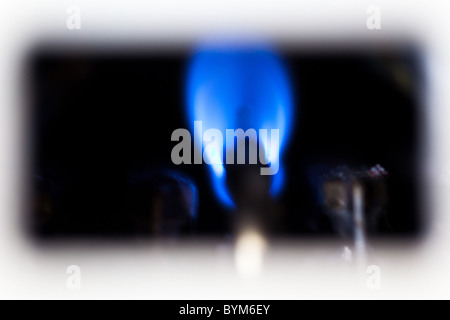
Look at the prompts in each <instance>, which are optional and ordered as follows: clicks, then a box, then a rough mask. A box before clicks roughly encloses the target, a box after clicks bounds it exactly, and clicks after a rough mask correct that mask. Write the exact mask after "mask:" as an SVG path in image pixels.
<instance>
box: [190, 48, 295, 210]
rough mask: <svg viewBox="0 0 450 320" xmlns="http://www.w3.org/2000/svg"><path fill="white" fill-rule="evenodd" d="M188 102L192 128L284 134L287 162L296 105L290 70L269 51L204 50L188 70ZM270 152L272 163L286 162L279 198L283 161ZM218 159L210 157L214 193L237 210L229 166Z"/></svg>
mask: <svg viewBox="0 0 450 320" xmlns="http://www.w3.org/2000/svg"><path fill="white" fill-rule="evenodd" d="M186 99H187V104H186V105H187V109H188V120H189V122H190V125H191V128H193V123H194V121H202V125H203V131H205V130H207V129H210V128H215V129H219V130H220V131H221V132H222V133H225V132H226V131H225V130H226V129H238V128H241V129H243V130H244V131H245V130H247V129H249V128H253V129H255V130H256V131H257V132H258V130H259V129H268V131H269V132H270V129H278V130H279V139H280V140H279V147H280V149H279V155H280V157H281V154H282V151H283V150H284V147H285V145H286V142H287V140H288V137H289V134H290V131H291V128H292V119H293V101H292V94H291V88H290V83H289V79H288V76H287V72H286V70H285V68H284V65H283V63H282V61H281V59H280V58H279V57H278V56H277V55H276V54H275V52H274V51H273V50H271V48H269V47H268V46H265V45H247V46H246V45H233V44H230V43H222V44H215V45H205V46H202V47H200V48H199V49H198V50H197V51H196V52H195V53H194V55H193V56H192V59H191V61H190V65H189V68H188V73H187V85H186ZM194 139H202V137H200V136H196V137H194ZM268 150H269V149H268V146H266V145H264V151H265V154H266V157H267V159H269V160H271V161H277V160H280V165H279V171H278V173H277V174H275V175H274V176H273V181H272V185H271V193H272V195H277V194H279V193H280V191H281V189H282V186H283V180H284V178H283V168H282V163H281V159H273V158H272V159H271V157H273V156H274V155H271V154H270V153H269V152H268ZM212 153H214V154H212ZM217 154H219V152H210V153H209V154H206V157H208V159H209V160H210V161H211V162H213V163H214V164H213V165H211V176H212V181H213V185H214V190H215V193H216V195H217V196H218V198H219V199H220V200H221V202H222V203H223V204H224V205H227V206H230V207H232V206H233V201H232V199H231V197H230V195H229V192H228V190H227V188H226V185H225V180H226V170H225V167H224V165H223V164H221V163H220V161H218V159H213V158H217ZM275 156H276V155H275ZM214 160H215V161H214Z"/></svg>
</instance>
